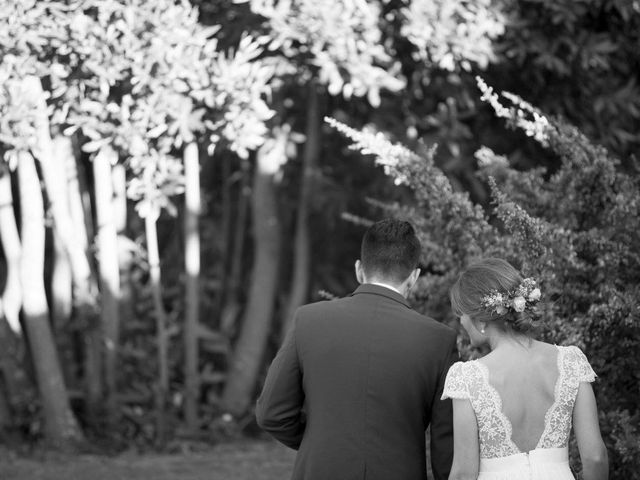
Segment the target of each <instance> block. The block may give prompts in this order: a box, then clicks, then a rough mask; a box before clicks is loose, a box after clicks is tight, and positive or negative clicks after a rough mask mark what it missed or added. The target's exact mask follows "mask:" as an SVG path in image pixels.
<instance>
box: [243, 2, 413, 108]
mask: <svg viewBox="0 0 640 480" xmlns="http://www.w3.org/2000/svg"><path fill="white" fill-rule="evenodd" d="M244 1H250V5H251V9H252V10H253V11H254V12H255V13H257V14H259V15H261V16H263V17H265V18H266V19H268V22H269V24H270V28H271V32H272V33H273V37H272V39H271V41H270V44H269V49H270V50H280V51H281V52H282V53H283V54H284V56H285V57H286V58H288V59H289V60H290V61H292V62H293V64H294V65H295V67H297V68H299V67H300V66H302V67H303V68H309V67H311V68H312V71H313V72H314V73H312V74H311V75H313V77H317V79H318V80H319V82H320V83H322V84H326V85H327V86H328V91H329V93H330V94H331V95H337V94H339V93H341V92H342V94H343V95H344V97H345V98H347V99H349V98H351V96H352V95H353V96H356V97H362V96H365V95H366V97H367V99H368V100H369V102H370V103H371V105H373V106H378V105H379V104H380V90H381V89H383V88H386V89H388V90H390V91H398V90H400V89H401V88H402V87H403V86H404V82H403V81H402V80H401V79H400V78H399V65H398V64H397V62H394V61H393V59H392V56H391V55H390V54H389V52H388V51H387V50H386V48H385V46H384V43H383V42H382V32H381V31H380V28H379V27H378V22H379V21H380V7H379V5H378V4H377V3H376V2H362V1H349V2H345V1H342V0H328V1H324V2H316V1H313V0H292V1H278V0H244ZM238 3H241V2H238ZM316 70H317V74H316V73H315V71H316ZM307 75H309V74H307ZM307 80H309V78H308V79H307Z"/></svg>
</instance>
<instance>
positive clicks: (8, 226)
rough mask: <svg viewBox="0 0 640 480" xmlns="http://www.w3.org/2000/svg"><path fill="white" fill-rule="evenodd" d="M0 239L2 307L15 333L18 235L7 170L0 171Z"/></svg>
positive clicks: (19, 293) (19, 296)
mask: <svg viewBox="0 0 640 480" xmlns="http://www.w3.org/2000/svg"><path fill="white" fill-rule="evenodd" d="M0 241H1V242H2V249H3V251H4V257H5V259H6V262H7V280H6V283H5V287H4V291H3V292H2V308H3V311H4V316H5V318H6V319H7V322H8V323H9V325H10V326H11V329H12V330H13V331H14V332H15V333H19V332H20V331H21V327H20V318H19V314H20V308H21V307H22V286H21V284H20V256H21V250H22V249H21V246H20V235H19V234H18V227H17V225H16V217H15V214H14V211H13V194H12V192H11V175H10V174H9V171H8V170H4V171H2V172H1V173H0Z"/></svg>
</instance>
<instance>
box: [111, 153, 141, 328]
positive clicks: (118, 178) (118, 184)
mask: <svg viewBox="0 0 640 480" xmlns="http://www.w3.org/2000/svg"><path fill="white" fill-rule="evenodd" d="M111 174H112V179H113V215H114V222H115V227H116V232H117V234H118V265H119V270H120V296H119V300H120V302H119V303H120V325H122V326H124V325H127V324H128V323H129V321H130V320H132V319H134V318H135V308H134V287H133V279H132V276H131V273H132V267H133V259H134V251H135V250H136V249H137V246H136V245H135V243H134V242H133V241H132V240H131V239H130V238H129V237H128V236H127V174H126V169H125V167H124V165H122V164H121V163H117V164H115V165H113V168H112V169H111Z"/></svg>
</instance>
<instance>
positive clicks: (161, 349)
mask: <svg viewBox="0 0 640 480" xmlns="http://www.w3.org/2000/svg"><path fill="white" fill-rule="evenodd" d="M144 225H145V235H146V240H147V255H148V260H149V277H150V281H151V291H152V295H153V305H154V308H155V313H156V339H157V343H158V385H157V388H156V415H157V417H156V432H157V436H156V441H157V444H158V445H159V446H162V445H164V443H165V441H166V436H167V419H166V411H165V406H166V402H167V394H168V391H169V362H168V358H167V354H168V345H167V343H168V342H167V340H168V339H167V314H166V312H165V310H164V304H163V301H162V284H161V277H160V255H159V253H158V232H157V228H156V217H155V216H154V215H151V214H148V215H147V216H146V217H145V219H144Z"/></svg>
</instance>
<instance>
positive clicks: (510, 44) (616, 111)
mask: <svg viewBox="0 0 640 480" xmlns="http://www.w3.org/2000/svg"><path fill="white" fill-rule="evenodd" d="M507 5H510V8H509V9H508V15H509V17H510V18H511V25H512V26H511V27H510V28H507V29H506V31H505V34H504V36H503V38H502V39H501V40H500V47H499V48H500V50H501V52H503V55H504V57H505V60H507V63H505V64H504V66H503V68H502V75H501V77H502V79H499V78H498V77H496V81H500V85H501V87H502V88H508V89H513V88H514V86H515V85H519V86H520V88H519V90H518V91H519V92H521V93H522V94H523V95H526V97H527V98H529V99H530V100H531V101H532V102H533V103H535V104H536V105H539V106H540V107H541V108H544V109H545V111H547V112H550V113H551V114H555V115H563V116H565V117H567V118H568V119H569V121H571V122H572V123H573V124H575V125H577V126H579V127H580V128H581V129H582V130H583V131H584V132H585V133H586V134H587V135H588V136H589V137H590V138H593V139H595V140H596V141H598V142H599V143H601V144H603V145H604V146H606V147H607V148H609V149H610V150H611V151H613V152H616V153H617V154H618V155H620V157H621V158H622V159H625V160H626V158H627V156H629V154H631V153H634V152H637V150H638V146H639V144H640V134H639V133H638V128H637V126H638V122H640V95H639V94H638V93H639V88H640V86H639V84H638V83H639V81H640V78H639V75H638V72H640V55H639V52H638V48H637V46H638V42H639V41H640V6H639V5H638V3H637V2H625V1H620V0H584V1H580V2H574V1H571V0H560V1H555V0H541V1H519V2H513V3H512V4H507ZM507 79H508V80H507ZM505 80H507V81H505ZM507 82H508V83H507ZM585 100H588V101H585Z"/></svg>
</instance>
